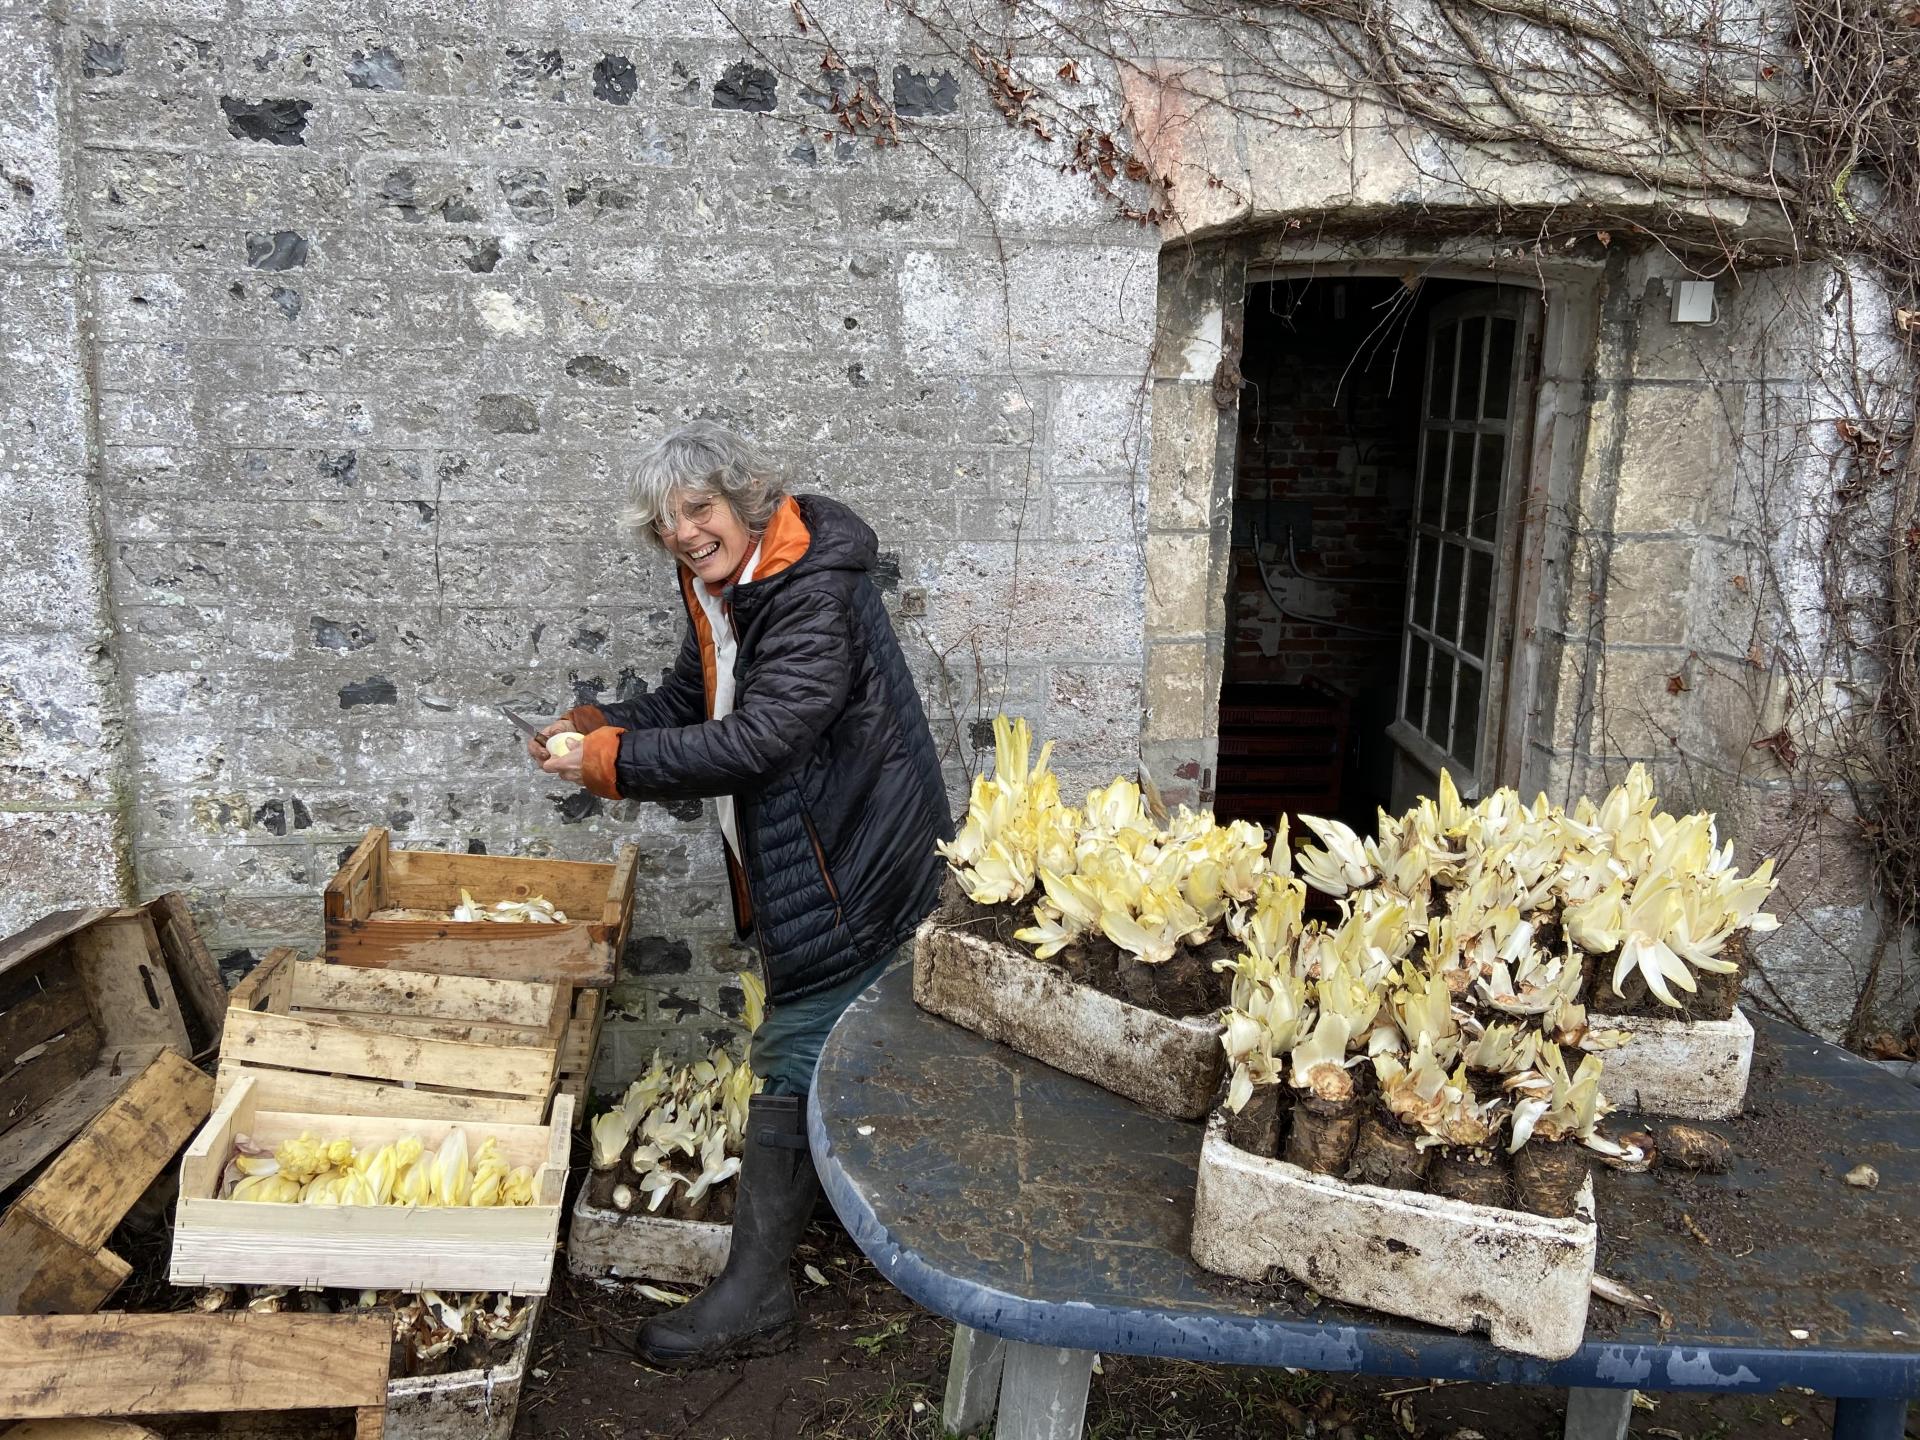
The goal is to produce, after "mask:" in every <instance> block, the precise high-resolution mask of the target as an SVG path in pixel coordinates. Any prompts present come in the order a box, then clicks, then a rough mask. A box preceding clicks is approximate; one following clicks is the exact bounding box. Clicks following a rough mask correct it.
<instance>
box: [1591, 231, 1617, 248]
mask: <svg viewBox="0 0 1920 1440" xmlns="http://www.w3.org/2000/svg"><path fill="white" fill-rule="evenodd" d="M1593 238H1594V239H1596V240H1598V241H1599V242H1600V243H1601V244H1602V245H1611V244H1613V234H1612V232H1611V231H1607V230H1598V231H1595V232H1594V236H1593Z"/></svg>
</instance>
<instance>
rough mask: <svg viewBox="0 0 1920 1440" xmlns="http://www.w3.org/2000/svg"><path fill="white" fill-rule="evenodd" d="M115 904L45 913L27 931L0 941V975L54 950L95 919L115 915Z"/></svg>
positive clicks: (18, 931)
mask: <svg viewBox="0 0 1920 1440" xmlns="http://www.w3.org/2000/svg"><path fill="white" fill-rule="evenodd" d="M113 913H114V912H113V907H111V906H108V907H105V908H101V907H99V906H94V907H92V908H90V909H86V910H59V911H56V912H55V913H53V914H51V915H43V916H41V917H40V918H39V919H38V920H36V921H34V922H33V924H31V925H29V926H28V927H27V928H26V929H24V930H16V931H15V932H14V933H13V934H11V935H9V936H7V937H6V938H5V939H4V940H0V975H5V974H6V973H7V972H8V971H9V970H12V969H14V968H16V967H17V966H22V965H25V964H27V962H29V961H30V960H33V959H34V958H35V957H36V956H39V955H41V954H43V953H45V952H46V951H48V950H51V949H52V948H53V947H54V946H55V945H57V944H59V943H60V942H61V941H62V940H64V939H66V937H67V936H69V935H74V934H77V933H79V932H80V931H82V930H84V929H86V928H87V927H88V926H89V925H91V924H93V923H94V922H95V921H96V920H101V919H104V918H105V917H107V916H109V915H111V914H113Z"/></svg>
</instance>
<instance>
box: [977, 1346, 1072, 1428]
mask: <svg viewBox="0 0 1920 1440" xmlns="http://www.w3.org/2000/svg"><path fill="white" fill-rule="evenodd" d="M1092 1379H1093V1352H1092V1351H1091V1350H1060V1349H1056V1348H1055V1347H1054V1346H1052V1345H1028V1344H1026V1343H1024V1342H1022V1341H1018V1340H1009V1341H1007V1342H1006V1358H1005V1361H1004V1362H1003V1365H1002V1369H1001V1376H1000V1419H999V1422H998V1424H996V1425H995V1427H994V1431H993V1433H994V1437H995V1440H1080V1435H1081V1433H1082V1429H1083V1426H1084V1423H1085V1421H1086V1415H1087V1386H1088V1384H1089V1383H1090V1382H1091V1381H1092Z"/></svg>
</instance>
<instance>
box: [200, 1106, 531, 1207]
mask: <svg viewBox="0 0 1920 1440" xmlns="http://www.w3.org/2000/svg"><path fill="white" fill-rule="evenodd" d="M219 1198H221V1199H224V1200H258V1201H267V1202H271V1203H278V1204H283V1205H291V1204H301V1205H419V1206H427V1205H444V1206H480V1207H487V1206H496V1205H531V1204H532V1203H533V1170H532V1167H530V1166H526V1165H517V1166H511V1167H510V1166H509V1165H508V1164H507V1162H506V1161H505V1160H504V1159H502V1158H501V1155H500V1146H499V1142H498V1141H496V1140H495V1139H494V1138H493V1137H491V1136H489V1137H487V1138H486V1139H484V1140H482V1141H481V1142H480V1144H479V1147H478V1148H477V1149H475V1150H473V1151H472V1153H471V1155H469V1153H468V1147H467V1133H466V1131H464V1130H462V1129H460V1128H459V1127H458V1126H455V1127H453V1128H452V1129H450V1130H449V1131H448V1133H447V1137H446V1139H445V1140H443V1141H442V1142H441V1143H440V1148H439V1149H437V1150H428V1149H427V1148H426V1146H425V1144H424V1143H423V1142H422V1141H421V1140H420V1139H419V1137H418V1136H414V1135H409V1136H406V1137H405V1138H403V1139H400V1140H395V1141H392V1142H390V1143H388V1144H386V1145H382V1146H380V1147H379V1148H377V1149H372V1148H368V1149H356V1148H355V1147H354V1144H353V1141H351V1140H349V1139H347V1138H345V1137H344V1136H342V1137H336V1138H334V1139H331V1140H320V1139H318V1138H316V1137H315V1136H314V1135H313V1134H312V1132H310V1131H303V1132H302V1133H301V1134H299V1135H298V1136H296V1137H295V1138H293V1139H291V1140H284V1141H282V1142H281V1143H280V1144H279V1145H278V1146H277V1147H276V1148H274V1149H273V1150H271V1151H269V1150H267V1149H266V1148H265V1147H264V1146H258V1145H255V1144H253V1142H252V1141H251V1140H250V1139H249V1138H248V1137H247V1136H244V1135H241V1136H237V1137H235V1140H234V1153H233V1156H232V1158H231V1159H230V1160H229V1161H228V1164H227V1169H226V1173H225V1175H224V1176H223V1184H222V1188H221V1194H220V1197H219Z"/></svg>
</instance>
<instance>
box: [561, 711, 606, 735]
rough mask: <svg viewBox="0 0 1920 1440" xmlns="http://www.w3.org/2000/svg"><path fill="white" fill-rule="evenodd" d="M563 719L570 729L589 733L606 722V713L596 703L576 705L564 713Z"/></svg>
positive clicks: (584, 733)
mask: <svg viewBox="0 0 1920 1440" xmlns="http://www.w3.org/2000/svg"><path fill="white" fill-rule="evenodd" d="M565 719H566V722H567V724H568V726H569V727H571V728H572V729H575V730H578V731H579V732H580V733H581V734H582V735H591V734H592V733H593V732H594V731H596V730H598V729H599V728H600V727H601V726H603V725H605V724H606V723H607V713H606V711H604V710H602V709H601V708H600V707H599V706H598V705H576V706H574V707H573V709H571V710H569V711H568V712H567V713H566V716H565Z"/></svg>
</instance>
